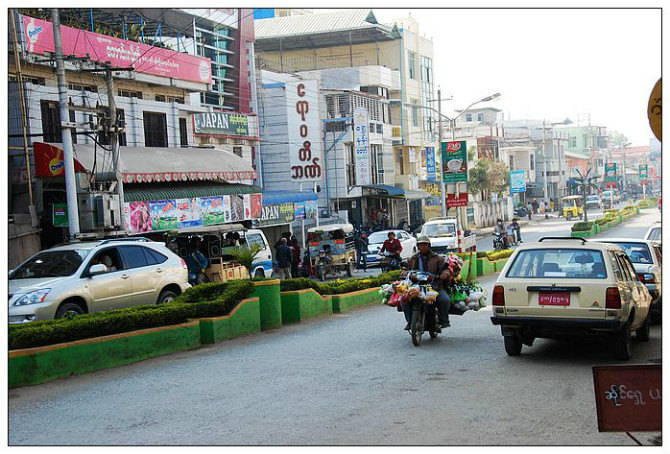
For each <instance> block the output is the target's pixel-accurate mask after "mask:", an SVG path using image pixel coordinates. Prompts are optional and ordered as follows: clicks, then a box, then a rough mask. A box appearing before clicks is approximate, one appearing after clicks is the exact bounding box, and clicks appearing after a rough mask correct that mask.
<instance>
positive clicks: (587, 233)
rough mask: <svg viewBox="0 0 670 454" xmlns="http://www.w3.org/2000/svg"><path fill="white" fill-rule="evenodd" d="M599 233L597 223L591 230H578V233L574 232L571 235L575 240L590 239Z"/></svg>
mask: <svg viewBox="0 0 670 454" xmlns="http://www.w3.org/2000/svg"><path fill="white" fill-rule="evenodd" d="M597 233H598V224H596V223H595V222H594V223H593V224H592V225H591V230H577V231H574V230H573V231H572V232H571V233H570V236H571V237H573V238H575V237H577V238H578V237H582V238H588V237H590V236H593V235H595V234H597Z"/></svg>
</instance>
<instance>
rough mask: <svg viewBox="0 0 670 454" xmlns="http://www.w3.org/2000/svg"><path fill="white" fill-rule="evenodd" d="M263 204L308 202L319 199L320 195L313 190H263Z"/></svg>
mask: <svg viewBox="0 0 670 454" xmlns="http://www.w3.org/2000/svg"><path fill="white" fill-rule="evenodd" d="M262 194H263V205H276V204H279V203H290V202H306V201H308V200H318V199H319V196H318V195H317V194H316V193H315V192H313V191H294V192H291V191H263V193H262Z"/></svg>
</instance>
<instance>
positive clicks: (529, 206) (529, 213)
mask: <svg viewBox="0 0 670 454" xmlns="http://www.w3.org/2000/svg"><path fill="white" fill-rule="evenodd" d="M527 207H528V220H529V221H530V220H531V217H530V216H531V215H532V214H533V203H532V202H531V201H530V200H529V201H528V204H527Z"/></svg>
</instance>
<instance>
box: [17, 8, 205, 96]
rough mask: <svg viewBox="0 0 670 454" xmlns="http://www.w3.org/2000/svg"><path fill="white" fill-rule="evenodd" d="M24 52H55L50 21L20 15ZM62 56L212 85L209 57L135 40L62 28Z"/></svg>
mask: <svg viewBox="0 0 670 454" xmlns="http://www.w3.org/2000/svg"><path fill="white" fill-rule="evenodd" d="M23 29H24V33H25V43H26V50H27V51H28V52H30V53H33V54H40V55H44V54H46V53H47V52H54V51H55V49H54V37H53V27H52V24H51V22H49V21H45V20H41V19H34V18H32V17H28V16H23ZM60 29H61V36H62V41H63V55H75V56H77V57H86V56H87V55H88V56H89V57H90V58H91V60H94V61H99V62H110V63H111V64H112V65H113V66H116V67H121V68H127V67H130V66H132V67H133V68H134V69H135V71H137V72H139V73H145V74H153V75H155V76H162V77H171V78H174V79H179V80H187V81H191V82H199V83H207V84H211V83H212V67H211V62H210V60H209V58H205V57H197V56H195V55H190V54H185V53H183V52H176V51H173V50H169V49H163V48H160V47H154V46H149V45H147V44H140V43H136V42H134V41H126V40H124V39H119V38H115V37H112V36H107V35H100V34H98V33H93V32H89V31H86V30H79V29H76V28H70V27H65V26H62V25H61V28H60Z"/></svg>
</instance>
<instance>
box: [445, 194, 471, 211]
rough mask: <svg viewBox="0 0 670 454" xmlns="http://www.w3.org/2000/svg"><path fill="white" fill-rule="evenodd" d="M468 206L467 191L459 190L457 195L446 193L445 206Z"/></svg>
mask: <svg viewBox="0 0 670 454" xmlns="http://www.w3.org/2000/svg"><path fill="white" fill-rule="evenodd" d="M466 206H468V193H467V192H461V193H460V194H459V195H456V194H447V208H457V207H466Z"/></svg>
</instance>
